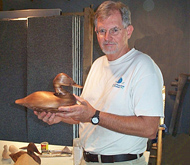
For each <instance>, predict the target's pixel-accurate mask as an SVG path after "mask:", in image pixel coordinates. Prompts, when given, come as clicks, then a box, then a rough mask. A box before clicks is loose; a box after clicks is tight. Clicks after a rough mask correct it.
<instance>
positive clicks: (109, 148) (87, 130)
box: [35, 1, 163, 165]
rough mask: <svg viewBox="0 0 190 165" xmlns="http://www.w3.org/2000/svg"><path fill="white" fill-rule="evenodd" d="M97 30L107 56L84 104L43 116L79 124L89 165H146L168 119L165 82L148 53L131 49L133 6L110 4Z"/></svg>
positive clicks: (96, 68)
mask: <svg viewBox="0 0 190 165" xmlns="http://www.w3.org/2000/svg"><path fill="white" fill-rule="evenodd" d="M95 31H96V33H97V39H98V42H99V45H100V47H101V49H102V51H103V52H104V53H105V55H104V56H102V57H100V58H98V59H97V60H96V61H95V62H94V63H93V65H92V67H91V70H90V72H89V74H88V77H87V80H86V83H85V86H84V89H83V92H82V95H81V97H78V96H75V97H76V98H77V100H78V102H80V104H77V105H74V106H68V107H63V106H62V107H59V110H60V111H63V112H65V111H66V112H67V113H57V114H52V113H47V114H46V113H45V112H43V113H41V114H37V113H36V112H35V114H36V115H38V118H39V119H42V120H43V121H44V122H47V123H48V124H54V123H58V122H60V121H62V122H67V123H70V124H74V123H79V124H80V129H79V134H80V139H81V143H82V146H83V148H84V158H85V161H86V164H99V163H106V164H107V163H114V164H135V165H136V164H146V162H145V159H144V156H142V153H143V152H144V151H145V150H146V144H147V139H148V138H150V139H151V138H155V136H156V133H157V129H158V125H159V118H160V116H163V102H162V87H163V78H162V74H161V72H160V69H159V68H158V66H157V65H156V64H155V63H154V61H153V60H152V59H151V58H150V57H149V56H148V55H146V54H143V53H142V52H140V51H138V50H136V49H134V48H133V49H130V48H129V45H128V40H129V39H130V37H131V35H132V32H133V26H132V25H131V15H130V11H129V9H128V7H127V6H126V5H124V4H123V3H121V2H113V1H105V2H103V3H102V4H101V5H100V6H99V8H98V9H97V11H96V13H95Z"/></svg>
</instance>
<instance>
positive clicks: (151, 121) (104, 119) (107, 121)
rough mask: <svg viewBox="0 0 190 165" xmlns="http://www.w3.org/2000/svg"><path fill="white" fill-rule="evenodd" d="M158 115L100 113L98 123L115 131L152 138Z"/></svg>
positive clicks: (157, 122)
mask: <svg viewBox="0 0 190 165" xmlns="http://www.w3.org/2000/svg"><path fill="white" fill-rule="evenodd" d="M159 119H160V117H149V116H139V117H137V116H119V115H114V114H110V113H105V112H101V113H100V123H99V125H100V126H102V127H104V128H107V129H110V130H112V131H115V132H119V133H123V134H128V135H134V136H140V137H146V138H150V139H153V138H155V136H156V133H157V130H158V126H159Z"/></svg>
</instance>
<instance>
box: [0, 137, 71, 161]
mask: <svg viewBox="0 0 190 165" xmlns="http://www.w3.org/2000/svg"><path fill="white" fill-rule="evenodd" d="M28 144H29V143H27V142H14V141H5V140H0V165H10V164H14V161H13V160H12V159H11V158H10V159H7V160H3V159H2V152H3V150H4V145H7V146H8V147H9V146H10V145H14V146H15V147H17V148H20V147H25V146H27V145H28ZM35 145H36V147H37V148H38V150H39V151H41V145H40V144H37V143H35ZM64 147H65V146H61V145H51V144H49V146H48V149H49V150H62V149H63V148H64ZM68 148H69V149H70V150H71V151H72V147H70V146H68ZM40 158H41V165H53V164H55V165H64V164H65V165H73V156H72V155H71V156H67V157H62V156H59V157H40Z"/></svg>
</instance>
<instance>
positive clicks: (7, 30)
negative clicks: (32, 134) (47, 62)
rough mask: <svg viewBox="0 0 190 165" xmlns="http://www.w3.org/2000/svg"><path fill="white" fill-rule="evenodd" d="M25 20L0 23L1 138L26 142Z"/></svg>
mask: <svg viewBox="0 0 190 165" xmlns="http://www.w3.org/2000/svg"><path fill="white" fill-rule="evenodd" d="M26 32H27V28H26V21H0V117H1V120H0V139H5V140H17V141H26V140H27V131H26V110H25V108H24V107H20V106H16V105H15V104H14V101H15V100H16V99H18V98H22V97H24V96H25V94H26V52H27V50H26V35H27V34H26Z"/></svg>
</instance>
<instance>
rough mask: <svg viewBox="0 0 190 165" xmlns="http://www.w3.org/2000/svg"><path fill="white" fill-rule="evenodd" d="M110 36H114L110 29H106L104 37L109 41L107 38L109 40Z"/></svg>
mask: <svg viewBox="0 0 190 165" xmlns="http://www.w3.org/2000/svg"><path fill="white" fill-rule="evenodd" d="M110 38H112V36H111V34H110V32H109V31H106V32H105V35H104V39H105V40H106V41H107V40H109V39H110Z"/></svg>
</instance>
